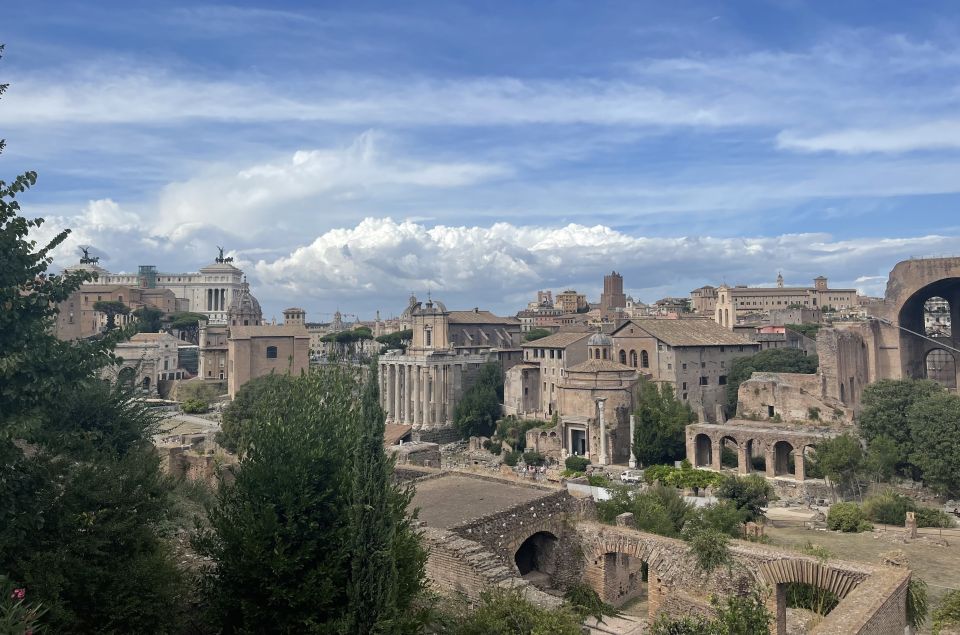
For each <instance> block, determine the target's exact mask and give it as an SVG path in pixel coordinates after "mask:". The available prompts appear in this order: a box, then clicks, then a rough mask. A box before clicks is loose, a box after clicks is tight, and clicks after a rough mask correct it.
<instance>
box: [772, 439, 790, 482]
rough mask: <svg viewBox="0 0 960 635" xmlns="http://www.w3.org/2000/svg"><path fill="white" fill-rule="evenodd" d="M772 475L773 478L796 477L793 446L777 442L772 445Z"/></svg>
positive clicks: (786, 442) (787, 442)
mask: <svg viewBox="0 0 960 635" xmlns="http://www.w3.org/2000/svg"><path fill="white" fill-rule="evenodd" d="M772 454H773V474H774V476H784V475H787V474H789V475H791V476H796V462H795V460H794V451H793V444H792V443H790V442H789V441H783V440H781V441H777V442H776V443H774V444H773V450H772Z"/></svg>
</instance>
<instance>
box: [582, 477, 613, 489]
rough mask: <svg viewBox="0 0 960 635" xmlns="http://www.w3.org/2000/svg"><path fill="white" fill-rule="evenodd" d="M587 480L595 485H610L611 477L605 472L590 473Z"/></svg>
mask: <svg viewBox="0 0 960 635" xmlns="http://www.w3.org/2000/svg"><path fill="white" fill-rule="evenodd" d="M587 482H588V483H590V485H592V486H593V487H610V479H608V478H607V477H606V476H605V475H603V474H590V475H588V476H587Z"/></svg>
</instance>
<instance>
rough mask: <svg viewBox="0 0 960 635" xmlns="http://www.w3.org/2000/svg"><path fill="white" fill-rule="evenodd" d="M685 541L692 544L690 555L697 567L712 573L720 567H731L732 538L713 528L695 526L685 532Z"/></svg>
mask: <svg viewBox="0 0 960 635" xmlns="http://www.w3.org/2000/svg"><path fill="white" fill-rule="evenodd" d="M683 539H684V540H686V541H687V542H688V543H690V548H689V550H688V554H689V555H690V557H691V558H693V560H694V562H696V563H697V567H698V568H699V569H700V570H701V571H704V572H706V573H710V572H711V571H713V570H714V569H716V568H717V567H720V566H724V565H725V566H730V564H731V563H732V562H733V559H732V556H731V555H730V536H729V535H728V534H725V533H723V532H722V531H718V530H717V529H714V528H712V527H707V526H703V525H700V524H693V526H691V527H687V528H685V529H684V531H683Z"/></svg>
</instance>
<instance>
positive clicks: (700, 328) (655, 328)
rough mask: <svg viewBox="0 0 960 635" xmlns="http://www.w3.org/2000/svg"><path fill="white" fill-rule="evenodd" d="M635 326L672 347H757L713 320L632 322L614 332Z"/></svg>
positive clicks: (616, 333) (650, 320)
mask: <svg viewBox="0 0 960 635" xmlns="http://www.w3.org/2000/svg"><path fill="white" fill-rule="evenodd" d="M630 324H633V325H634V326H636V327H639V328H640V329H641V330H643V331H646V332H647V333H649V334H650V335H652V336H653V337H655V338H657V339H658V340H660V341H661V342H663V343H665V344H669V345H670V346H742V345H746V344H750V345H753V346H756V342H753V341H752V340H750V339H749V338H746V337H744V336H743V335H739V334H737V333H734V332H733V331H729V330H727V329H725V328H723V327H722V326H720V325H719V324H717V323H716V322H714V321H713V320H708V319H686V320H657V319H646V320H630V321H629V322H626V323H625V324H623V325H622V326H621V327H620V328H618V329H617V330H616V331H614V332H613V334H614V335H618V334H620V333H621V332H622V331H623V329H624V328H626V327H627V326H629V325H630Z"/></svg>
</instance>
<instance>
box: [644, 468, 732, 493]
mask: <svg viewBox="0 0 960 635" xmlns="http://www.w3.org/2000/svg"><path fill="white" fill-rule="evenodd" d="M643 479H644V480H645V481H646V482H647V483H648V484H650V485H653V484H654V483H655V482H656V481H660V482H661V483H663V484H664V485H671V486H673V487H683V488H688V487H689V488H694V487H695V488H697V489H702V488H705V487H711V486H713V487H716V486H717V485H720V483H722V482H723V481H724V476H723V475H722V474H720V473H718V472H711V471H709V470H695V469H693V468H691V467H686V466H684V467H680V468H676V467H673V466H672V465H651V466H650V467H648V468H646V469H645V470H644V471H643Z"/></svg>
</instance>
